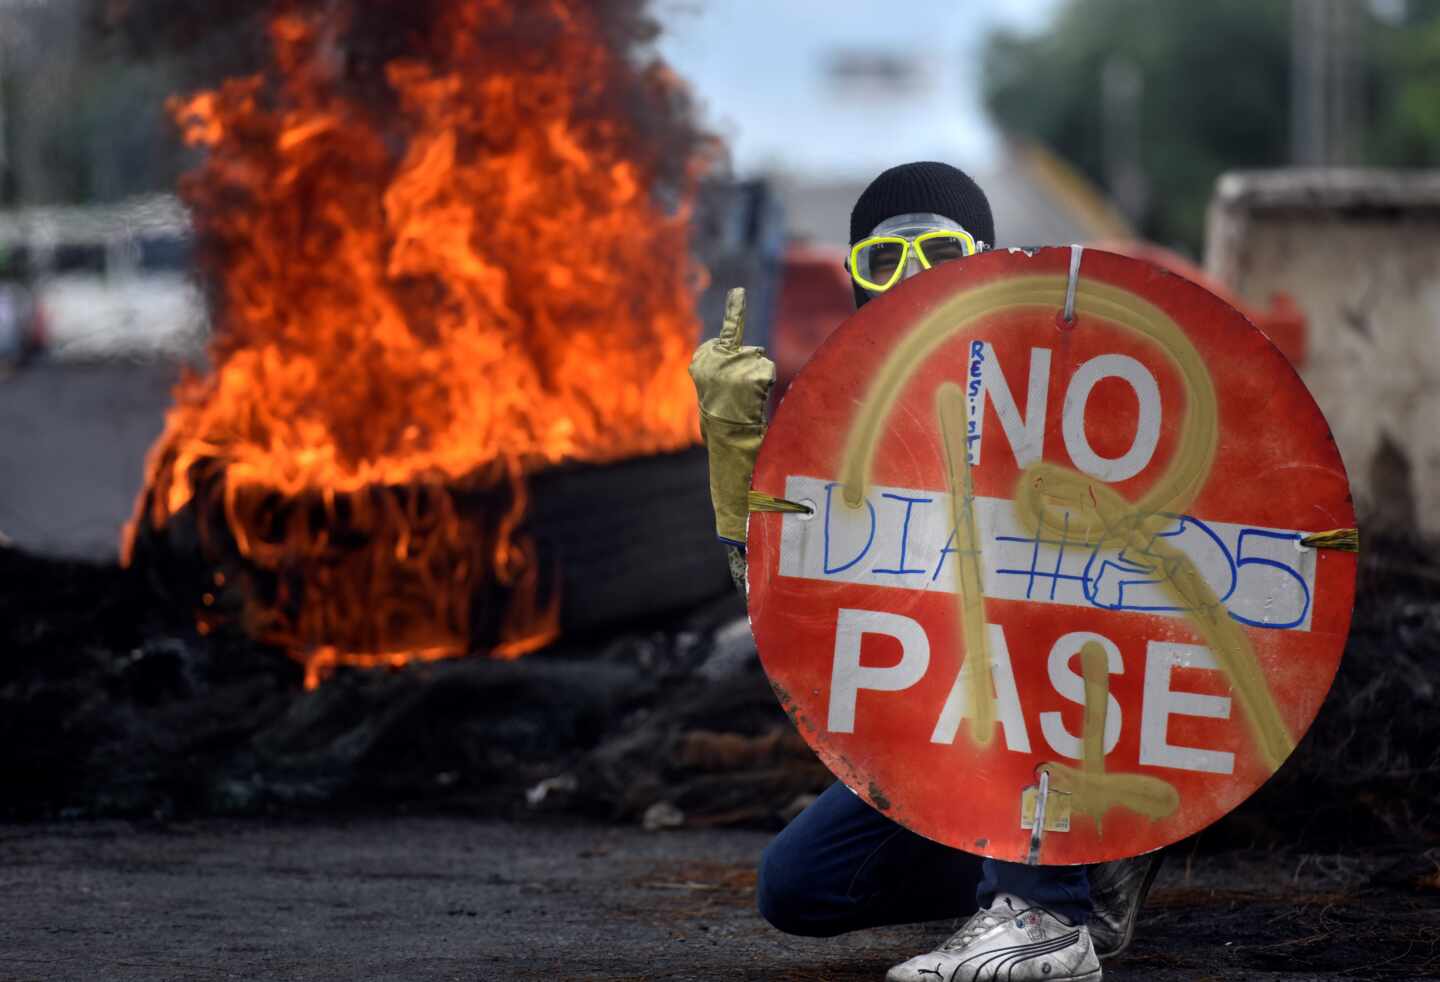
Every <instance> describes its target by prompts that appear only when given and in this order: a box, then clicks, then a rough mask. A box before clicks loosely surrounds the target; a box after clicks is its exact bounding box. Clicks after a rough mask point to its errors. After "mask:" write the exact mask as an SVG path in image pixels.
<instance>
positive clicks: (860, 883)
mask: <svg viewBox="0 0 1440 982" xmlns="http://www.w3.org/2000/svg"><path fill="white" fill-rule="evenodd" d="M997 893H1009V894H1014V895H1015V896H1017V897H1023V898H1024V899H1025V900H1027V901H1029V902H1030V903H1032V904H1037V905H1039V906H1041V907H1045V908H1046V909H1048V910H1050V911H1051V912H1052V913H1055V914H1059V915H1060V916H1061V917H1064V918H1065V919H1067V920H1069V921H1071V922H1073V923H1076V924H1083V923H1084V922H1085V921H1086V920H1087V919H1088V918H1089V916H1090V883H1089V880H1088V878H1087V876H1086V873H1085V867H1083V866H1025V865H1022V864H1020V863H1002V862H999V861H997V860H993V859H981V858H980V857H979V856H972V855H970V854H969V853H966V852H961V851H960V850H958V849H951V848H950V847H949V846H942V845H941V844H940V843H938V842H932V841H931V840H929V839H927V838H925V837H924V836H921V835H918V834H917V833H915V832H911V831H910V830H909V829H907V828H904V827H903V826H900V825H898V824H896V823H895V822H893V821H891V820H890V819H888V818H886V817H885V816H884V815H882V814H880V813H879V812H878V811H876V810H875V809H873V808H871V807H870V806H869V805H867V804H866V803H865V802H863V801H861V800H860V798H859V797H858V796H856V795H855V794H854V793H852V792H851V791H850V789H849V788H847V787H845V786H844V785H843V784H840V783H839V782H836V783H835V784H832V785H831V786H830V787H829V788H827V789H826V791H825V793H824V794H822V795H820V797H819V798H817V799H816V800H815V802H814V803H813V804H811V805H810V807H809V808H806V809H805V810H804V811H803V812H801V813H800V815H799V816H797V817H796V819H795V820H794V821H793V822H791V823H790V824H789V825H787V826H786V827H785V830H784V831H783V832H781V833H780V834H779V835H778V836H776V837H775V841H774V842H772V843H770V845H769V846H768V847H767V848H766V849H765V854H764V855H763V856H762V857H761V859H760V882H759V886H758V888H757V890H756V902H757V904H758V906H759V908H760V914H761V916H762V917H764V918H765V919H766V920H767V921H769V922H770V923H771V924H773V925H774V926H775V927H777V928H779V929H780V930H782V931H784V932H786V933H787V934H803V935H807V936H809V937H817V938H825V937H831V936H833V935H836V934H844V933H845V932H846V931H855V930H858V929H859V928H866V927H879V926H880V925H882V924H908V923H913V922H917V921H934V920H940V919H943V918H953V917H960V916H962V915H969V914H972V913H974V912H975V910H976V909H977V908H978V907H988V906H990V902H991V900H993V899H994V897H995V895H996V894H997Z"/></svg>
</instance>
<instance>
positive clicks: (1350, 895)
mask: <svg viewBox="0 0 1440 982" xmlns="http://www.w3.org/2000/svg"><path fill="white" fill-rule="evenodd" d="M767 840H768V836H766V835H765V834H762V833H756V832H744V831H722V830H715V829H710V830H681V831H674V832H661V833H648V832H644V831H642V830H640V829H637V828H631V827H627V828H619V827H614V826H599V825H588V824H579V823H572V822H565V823H559V824H556V823H554V822H550V821H546V822H543V823H540V822H537V823H535V824H507V823H500V822H491V821H483V822H482V821H472V820H468V819H464V818H457V817H433V818H416V817H400V818H364V819H350V820H338V819H326V820H315V821H284V822H281V821H261V820H247V821H238V820H237V821H227V820H207V821H204V822H196V823H192V824H168V825H159V824H133V823H127V822H97V823H81V822H74V823H51V824H38V825H24V826H17V825H12V826H3V827H0V930H3V934H4V935H5V937H4V941H3V944H0V978H3V979H7V980H12V979H13V980H30V979H36V980H38V979H107V980H117V982H123V980H137V982H141V980H143V982H153V980H157V979H199V980H218V979H244V980H257V979H297V980H317V982H318V980H331V979H333V980H343V982H354V980H389V979H394V980H407V982H416V980H429V979H436V980H439V979H464V980H486V982H490V980H494V982H510V980H516V982H524V980H532V979H565V980H580V979H596V980H610V982H647V980H656V982H658V980H662V979H663V980H667V982H685V980H704V982H716V980H723V982H734V980H741V982H745V980H762V979H764V980H788V982H808V980H814V982H820V980H825V982H849V980H856V982H859V980H872V982H879V980H880V979H882V978H883V977H884V973H885V969H886V968H887V967H888V966H889V965H891V964H893V963H894V962H896V961H899V960H902V959H904V958H906V957H909V956H910V955H912V954H916V953H919V952H922V951H925V950H928V949H929V948H930V947H932V946H933V945H934V944H935V943H936V942H937V941H938V940H940V939H942V938H943V937H944V936H945V935H946V934H948V933H949V931H950V929H951V925H950V924H948V923H944V924H931V925H916V926H909V927H899V928H888V929H883V930H875V931H866V932H859V933H856V934H852V935H849V936H845V937H840V938H833V939H825V940H820V939H806V938H794V937H788V936H786V935H783V934H780V933H779V932H777V931H775V930H774V929H772V928H771V927H769V925H767V924H766V923H764V922H763V921H762V920H761V919H760V918H759V917H758V916H757V915H756V914H755V912H754V908H753V890H754V869H755V863H756V859H757V857H758V856H759V854H760V851H761V849H762V848H763V847H764V844H765V842H766V841H767ZM1383 865H1384V864H1383V861H1382V860H1380V859H1378V858H1376V857H1355V856H1350V857H1346V856H1323V857H1322V856H1300V857H1296V856H1286V857H1279V856H1276V855H1259V854H1251V853H1231V854H1224V855H1220V856H1212V857H1208V858H1197V857H1193V856H1192V857H1189V858H1188V859H1187V858H1186V857H1184V856H1180V857H1178V858H1175V859H1172V861H1171V862H1170V863H1169V864H1168V865H1167V866H1166V868H1165V871H1164V872H1163V873H1162V875H1161V879H1160V880H1159V882H1158V883H1157V886H1156V889H1155V892H1154V894H1153V895H1152V903H1151V905H1150V906H1149V907H1148V908H1147V910H1146V913H1145V914H1144V915H1143V916H1142V920H1141V926H1140V931H1139V935H1138V937H1137V941H1136V943H1135V945H1134V947H1133V948H1132V949H1131V952H1130V953H1128V954H1126V955H1125V956H1123V957H1122V958H1121V959H1119V960H1116V961H1114V962H1111V963H1109V964H1108V966H1107V968H1106V972H1105V977H1106V979H1107V980H1110V982H1138V980H1142V979H1143V980H1160V982H1165V980H1179V979H1187V980H1194V979H1238V978H1246V979H1253V978H1263V979H1267V980H1274V982H1299V980H1302V979H1318V978H1335V977H1337V975H1340V976H1345V977H1351V978H1354V977H1359V978H1372V977H1378V976H1379V975H1380V974H1382V973H1381V972H1380V971H1379V970H1378V969H1377V970H1376V971H1375V972H1374V973H1372V972H1371V971H1370V969H1371V967H1374V966H1382V965H1383V963H1385V962H1386V960H1387V959H1388V960H1389V962H1388V968H1386V971H1387V972H1390V973H1391V974H1390V975H1389V977H1392V978H1393V977H1403V978H1425V977H1428V976H1427V974H1426V971H1428V968H1427V966H1430V967H1433V965H1440V961H1434V958H1435V956H1436V955H1437V954H1440V952H1437V950H1436V948H1435V944H1436V933H1435V930H1434V924H1435V920H1434V915H1433V913H1432V914H1430V915H1425V914H1424V908H1423V906H1422V907H1421V908H1420V910H1421V914H1420V915H1416V914H1415V912H1414V911H1413V910H1411V911H1410V912H1409V913H1406V912H1405V911H1404V910H1402V909H1401V908H1402V907H1403V906H1404V905H1403V904H1401V905H1397V904H1396V903H1394V902H1392V901H1386V900H1384V899H1383V898H1380V899H1378V900H1374V901H1373V902H1370V903H1366V902H1365V900H1364V897H1365V896H1366V894H1365V892H1364V891H1363V890H1362V891H1360V892H1359V893H1356V891H1355V889H1354V886H1353V885H1354V884H1355V883H1357V882H1361V881H1364V879H1365V877H1366V876H1367V875H1368V874H1367V871H1368V870H1370V869H1373V868H1379V867H1381V866H1383ZM1345 884H1350V886H1346V885H1345ZM1421 902H1422V903H1429V904H1430V907H1431V908H1433V907H1434V903H1433V901H1424V900H1423V898H1422V900H1421ZM1406 909H1407V910H1408V909H1409V908H1406ZM1347 912H1348V913H1347ZM1352 915H1353V918H1355V919H1352V920H1348V921H1347V917H1351V916H1352ZM1413 916H1421V917H1425V916H1428V917H1429V919H1428V920H1412V921H1411V922H1409V926H1407V927H1405V928H1404V931H1403V933H1404V936H1405V937H1407V938H1409V939H1410V943H1409V944H1408V946H1406V948H1405V949H1404V950H1403V951H1402V950H1401V949H1400V948H1398V947H1396V946H1395V945H1394V944H1393V943H1381V942H1378V941H1375V940H1373V939H1372V940H1369V941H1367V940H1366V938H1365V936H1364V931H1365V930H1366V927H1365V926H1366V925H1368V924H1370V923H1371V919H1375V920H1377V921H1385V922H1396V921H1403V920H1404V918H1405V917H1413ZM1427 924H1428V925H1430V927H1429V928H1426V926H1425V925H1427ZM1417 925H1418V926H1417ZM1427 930H1428V931H1429V933H1428V935H1427V934H1426V931H1427ZM1427 938H1428V941H1427ZM1427 944H1428V946H1429V947H1428V948H1427V947H1426V945H1427ZM1327 945H1328V946H1329V948H1328V949H1326V950H1329V951H1331V952H1332V953H1331V954H1323V953H1322V949H1325V946H1327ZM1335 953H1338V954H1335ZM1397 956H1398V957H1401V958H1408V959H1409V961H1405V962H1401V963H1397V962H1395V961H1394V959H1395V958H1396V957H1397ZM1317 959H1318V960H1317ZM1326 959H1329V961H1326ZM1317 966H1323V968H1324V971H1314V970H1313V969H1314V968H1315V967H1317ZM1407 966H1408V967H1407ZM1397 968H1399V969H1400V970H1401V971H1402V972H1403V974H1400V975H1396V974H1393V972H1394V970H1396V969H1397ZM1412 969H1413V973H1412V971H1411V970H1412Z"/></svg>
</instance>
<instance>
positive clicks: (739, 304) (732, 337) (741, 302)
mask: <svg viewBox="0 0 1440 982" xmlns="http://www.w3.org/2000/svg"><path fill="white" fill-rule="evenodd" d="M744 340H745V288H744V287H743V286H737V287H735V288H734V289H732V290H731V291H730V292H729V293H727V294H725V321H724V323H722V324H721V325H720V344H721V346H722V347H725V348H729V349H730V350H731V351H739V350H740V342H742V341H744Z"/></svg>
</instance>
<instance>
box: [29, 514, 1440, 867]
mask: <svg viewBox="0 0 1440 982" xmlns="http://www.w3.org/2000/svg"><path fill="white" fill-rule="evenodd" d="M0 582H3V583H5V584H6V586H5V589H4V590H3V591H0V650H3V651H4V656H3V657H0V781H3V782H4V786H5V788H6V794H5V795H4V796H3V799H0V801H3V804H0V814H3V815H4V817H6V818H9V819H34V818H44V817H58V816H75V817H90V816H160V817H167V816H199V815H233V814H275V813H291V812H307V811H315V810H325V811H332V812H333V811H335V810H354V811H376V810H380V811H389V810H395V809H404V810H455V809H459V810H463V811H465V812H466V813H470V814H483V815H492V816H500V817H511V818H520V817H523V818H526V819H530V818H534V817H536V816H537V814H538V813H563V814H574V815H584V816H589V817H593V818H598V819H602V820H607V821H620V822H626V823H636V824H639V823H641V822H642V820H643V819H644V817H645V815H646V814H647V812H649V811H650V810H651V809H652V808H654V806H656V805H657V804H660V803H664V804H666V805H667V806H669V807H670V808H673V809H674V812H678V813H679V815H680V816H681V824H685V825H691V826H694V825H740V826H749V827H759V828H776V827H779V826H780V825H781V824H783V822H784V821H785V820H786V819H787V818H789V817H791V816H793V814H794V813H795V812H796V811H797V810H798V808H799V807H801V806H803V804H804V802H805V801H806V800H807V796H809V795H813V794H815V793H816V792H818V791H819V790H822V789H823V788H824V787H825V786H826V784H827V783H828V782H829V780H830V778H829V775H828V772H826V771H825V770H824V768H823V767H822V766H821V765H820V764H819V762H818V761H817V760H816V759H815V758H814V756H813V754H812V753H811V752H810V751H809V750H808V749H807V748H806V747H805V746H804V744H803V743H802V742H801V741H800V740H799V738H798V736H796V734H795V733H794V732H793V728H792V727H791V725H790V723H789V721H788V720H787V719H786V717H785V716H784V713H783V712H782V710H781V709H780V707H779V706H778V704H777V702H776V700H775V697H774V694H773V692H772V691H771V689H770V686H769V683H768V681H767V680H766V678H765V675H764V673H763V671H762V670H761V668H760V666H759V664H758V661H757V659H756V658H755V657H754V652H753V643H752V642H751V641H750V639H749V635H748V631H747V630H746V628H745V621H744V619H743V610H742V609H741V607H740V601H739V600H738V598H736V597H734V596H722V597H720V598H719V599H716V600H712V601H707V602H705V603H702V604H699V605H695V606H692V607H691V608H689V609H688V610H686V611H684V612H682V613H679V614H670V615H665V616H664V617H661V618H657V619H652V620H650V621H645V622H632V623H630V624H628V625H625V626H623V627H621V628H611V629H609V630H607V631H604V632H599V633H591V634H588V635H586V634H577V635H575V636H572V637H569V638H567V639H566V640H564V641H562V642H560V643H558V644H557V645H555V646H553V647H552V648H550V649H547V650H545V651H542V652H539V653H536V654H533V655H529V656H526V657H525V658H522V659H520V660H518V661H513V662H503V661H496V660H492V659H488V658H484V657H470V658H463V659H457V660H453V661H446V662H437V663H434V664H429V665H423V666H412V667H410V668H408V669H405V670H401V671H397V672H361V671H342V672H340V673H338V674H337V675H336V677H335V678H333V679H332V680H330V681H329V682H327V683H325V684H324V685H322V686H320V687H319V688H318V689H316V690H314V691H311V692H306V691H305V690H304V689H303V687H302V684H301V681H302V679H301V669H300V667H299V666H298V665H296V664H295V663H294V662H293V661H291V660H290V659H289V658H287V657H286V656H285V655H284V654H283V653H282V652H280V651H278V650H275V649H272V648H266V647H264V646H261V645H257V644H255V643H253V642H250V641H247V640H245V639H244V638H242V637H239V636H236V635H234V634H228V633H224V632H222V633H219V634H215V635H211V636H206V637H202V636H201V635H199V634H198V633H197V632H196V631H195V629H194V625H193V623H192V622H191V621H190V620H189V617H188V616H187V615H186V614H185V612H184V611H182V610H179V609H177V608H176V607H175V606H174V605H173V604H171V603H169V602H167V601H166V600H165V599H164V598H161V597H159V596H158V595H156V594H155V593H154V592H152V589H151V587H150V585H149V584H148V582H147V579H146V578H145V577H144V576H141V575H138V574H136V573H134V572H131V571H127V570H123V569H120V568H118V567H116V566H113V565H105V564H91V563H83V562H75V561H67V560H57V559H49V558H43V557H38V556H34V555H31V554H28V553H25V552H23V551H20V550H17V549H14V548H11V547H0ZM1437 686H1440V559H1437V552H1436V549H1435V548H1433V547H1430V546H1427V545H1426V544H1424V543H1420V542H1417V541H1415V540H1413V539H1410V538H1406V537H1404V536H1399V535H1384V534H1376V535H1370V536H1368V537H1367V540H1366V543H1365V551H1364V552H1363V553H1362V570H1361V581H1360V594H1359V600H1358V603H1357V606H1356V615H1355V621H1354V626H1353V629H1352V632H1351V637H1350V641H1349V646H1348V649H1347V652H1346V656H1345V660H1344V662H1343V663H1342V665H1341V669H1340V674H1339V677H1338V678H1337V680H1336V683H1335V686H1334V688H1333V689H1332V691H1331V693H1330V696H1329V698H1328V701H1327V704H1326V705H1325V707H1324V708H1323V709H1322V710H1321V712H1320V715H1319V718H1318V720H1317V722H1316V724H1315V725H1314V727H1312V729H1311V731H1310V733H1309V734H1308V736H1307V737H1306V738H1305V740H1304V741H1303V742H1302V743H1301V745H1300V747H1299V748H1298V749H1297V751H1296V752H1295V754H1294V755H1293V756H1292V757H1291V758H1290V760H1289V761H1287V762H1286V764H1285V766H1284V767H1283V768H1282V769H1281V770H1280V772H1279V773H1278V774H1276V776H1275V777H1274V778H1273V779H1272V780H1271V781H1270V782H1268V783H1267V784H1266V785H1265V786H1264V787H1263V788H1262V789H1261V790H1260V792H1259V793H1258V794H1256V795H1255V796H1254V797H1253V798H1252V799H1251V800H1250V801H1249V802H1247V803H1246V804H1245V805H1244V806H1242V807H1241V808H1240V809H1239V810H1238V811H1237V812H1235V813H1234V814H1233V815H1231V816H1230V817H1228V818H1227V819H1225V820H1223V821H1222V822H1220V823H1218V824H1217V825H1215V826H1213V827H1211V828H1210V829H1207V830H1206V831H1205V832H1204V833H1202V834H1201V836H1200V840H1201V842H1200V844H1201V845H1203V846H1204V847H1205V848H1224V847H1229V846H1236V845H1243V846H1247V847H1256V846H1259V847H1276V848H1280V847H1284V848H1301V849H1307V850H1311V851H1318V850H1325V849H1342V850H1343V849H1345V848H1348V847H1351V846H1357V847H1359V846H1365V847H1370V846H1374V845H1375V844H1377V843H1381V844H1390V845H1397V846H1412V845H1426V844H1428V845H1434V844H1436V843H1437V842H1440V747H1437V745H1436V743H1435V741H1434V734H1435V733H1436V732H1440V700H1437V699H1436V689H1437ZM527 791H529V792H531V794H530V795H529V796H528V798H527V794H526V792H527ZM674 812H671V811H670V810H668V809H667V811H666V814H667V815H670V816H672V820H671V821H669V822H667V823H664V827H669V826H671V825H674V824H676V823H675V821H674V820H673V814H674Z"/></svg>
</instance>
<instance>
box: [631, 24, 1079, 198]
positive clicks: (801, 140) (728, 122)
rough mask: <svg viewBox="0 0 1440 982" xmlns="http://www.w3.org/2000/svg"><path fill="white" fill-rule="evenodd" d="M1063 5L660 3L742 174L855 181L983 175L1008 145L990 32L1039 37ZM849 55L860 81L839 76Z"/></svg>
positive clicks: (675, 52)
mask: <svg viewBox="0 0 1440 982" xmlns="http://www.w3.org/2000/svg"><path fill="white" fill-rule="evenodd" d="M1060 2H1063V0H934V2H923V3H917V2H911V0H657V2H656V7H655V9H656V10H657V11H658V12H659V14H660V17H661V20H662V23H663V24H664V26H665V28H666V34H665V37H663V38H662V39H661V42H660V52H661V54H662V55H663V56H664V57H665V59H666V60H667V61H668V62H669V63H670V64H671V65H672V66H673V67H674V68H675V69H676V71H678V72H679V73H680V75H682V76H683V77H685V78H686V79H688V80H689V81H690V83H691V85H692V86H693V88H694V89H695V91H696V93H697V95H698V96H699V98H700V101H701V104H702V105H703V107H704V109H705V119H706V120H707V122H708V123H709V125H710V126H711V128H712V129H714V130H716V131H718V132H719V133H720V134H721V135H723V136H724V137H725V138H726V140H727V142H728V143H729V145H730V148H731V153H732V159H733V160H734V164H735V170H736V173H737V174H739V175H741V176H744V175H747V174H752V173H755V172H757V171H760V170H770V169H783V170H785V171H788V172H791V173H796V174H801V175H806V176H812V177H852V176H855V175H857V174H873V173H874V172H875V171H876V170H877V169H878V168H880V167H883V166H886V165H888V164H889V163H893V162H894V161H895V160H897V159H902V158H908V159H922V158H940V159H943V160H948V161H951V162H954V163H956V164H958V165H960V166H962V167H982V166H983V165H984V164H985V163H986V162H987V161H988V159H989V158H990V156H991V154H993V153H994V151H995V147H996V140H995V132H994V129H993V128H992V127H991V126H990V124H989V122H988V121H987V120H986V118H985V113H984V110H983V109H982V108H981V106H980V98H979V92H978V82H979V57H980V52H981V50H982V47H983V44H984V40H985V36H986V34H987V33H988V32H989V31H990V30H992V29H993V28H995V27H997V26H1001V27H1009V28H1015V29H1019V30H1024V31H1034V30H1037V29H1038V28H1040V27H1042V26H1044V24H1045V23H1046V22H1047V21H1048V19H1049V18H1050V17H1051V16H1052V15H1053V13H1054V11H1055V8H1056V7H1057V6H1058V5H1059V3H1060ZM837 59H838V60H839V61H841V62H842V63H843V64H848V65H850V66H852V68H853V66H855V65H856V64H858V65H859V66H860V68H859V70H858V73H857V72H856V71H851V72H850V73H846V72H844V71H840V72H837V71H836V70H835V67H834V66H835V64H836V62H837ZM912 68H913V70H912ZM857 74H858V76H859V77H860V78H862V79H866V80H867V81H865V82H855V81H853V79H854V78H855V77H856V75H857ZM877 76H879V78H878V80H877ZM846 79H851V80H852V81H849V82H847V81H845V80H846Z"/></svg>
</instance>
